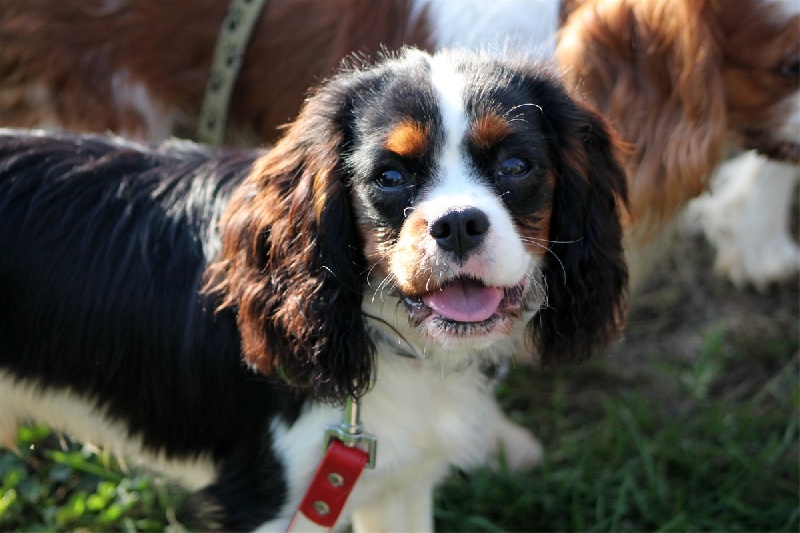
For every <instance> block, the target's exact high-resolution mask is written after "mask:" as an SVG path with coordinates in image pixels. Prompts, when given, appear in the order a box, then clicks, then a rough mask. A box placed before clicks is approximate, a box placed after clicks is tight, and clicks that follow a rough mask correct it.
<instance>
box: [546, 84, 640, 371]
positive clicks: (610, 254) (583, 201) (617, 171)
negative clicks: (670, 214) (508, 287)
mask: <svg viewBox="0 0 800 533" xmlns="http://www.w3.org/2000/svg"><path fill="white" fill-rule="evenodd" d="M546 109H547V111H546V114H550V115H551V117H550V120H549V123H550V127H551V128H552V138H551V139H550V142H551V152H552V153H553V154H555V157H554V159H555V160H556V161H557V162H558V163H557V168H556V173H557V175H556V180H555V189H554V193H553V205H552V213H551V220H550V244H549V251H548V253H547V254H545V256H544V258H545V259H544V260H545V264H544V268H543V269H542V270H543V273H544V278H545V280H544V281H545V286H546V292H547V302H546V304H545V306H544V307H543V308H542V309H541V310H540V312H539V314H538V316H537V317H535V318H534V319H533V321H532V327H533V329H534V340H535V343H536V345H537V347H538V349H539V353H540V356H541V358H542V362H543V363H549V362H558V361H562V360H566V361H580V360H583V359H585V358H586V357H588V356H589V355H590V354H591V351H592V350H593V349H594V348H597V347H602V346H604V345H606V344H608V343H609V342H610V341H612V340H614V339H615V338H616V337H617V336H618V335H619V332H620V330H621V328H622V326H623V322H624V316H625V311H626V307H627V305H626V304H627V301H626V300H627V282H628V271H627V266H626V262H625V255H624V251H623V243H622V239H623V227H622V219H621V217H622V216H626V215H625V213H626V211H625V210H626V203H627V196H626V180H625V172H624V170H623V167H622V165H621V163H620V161H619V159H618V152H619V150H618V148H617V146H616V143H615V140H614V136H613V133H612V131H611V130H610V129H609V127H608V126H607V124H606V122H605V121H604V120H603V119H602V118H601V117H600V116H599V115H597V114H596V113H594V112H593V111H591V110H589V109H588V108H586V107H584V106H582V105H581V104H578V103H576V102H575V101H573V100H571V99H569V98H567V97H566V96H565V97H564V98H563V99H562V100H561V101H559V102H551V104H550V105H549V108H546ZM553 115H554V116H553Z"/></svg>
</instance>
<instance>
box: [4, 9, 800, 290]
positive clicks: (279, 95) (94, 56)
mask: <svg viewBox="0 0 800 533" xmlns="http://www.w3.org/2000/svg"><path fill="white" fill-rule="evenodd" d="M227 6H228V2H227V0H197V1H194V2H134V1H127V0H87V1H83V2H63V1H62V0H0V125H10V126H28V127H30V126H59V127H63V128H68V129H71V130H78V131H114V132H117V133H120V134H123V135H126V136H130V137H134V138H138V139H148V140H161V139H164V138H166V137H168V136H170V135H173V134H178V135H181V136H186V135H189V134H191V133H192V132H193V131H194V130H195V128H196V126H197V117H198V113H199V110H200V107H201V100H202V98H203V94H204V88H205V85H206V82H207V79H208V77H209V70H210V63H211V56H212V52H213V49H214V44H215V41H216V38H217V35H218V32H219V27H220V24H221V21H222V20H223V18H224V15H225V11H226V8H227ZM797 6H798V4H797V3H796V2H792V1H791V0H652V1H648V2H640V1H637V0H564V1H563V2H557V1H553V0H527V1H526V0H521V1H514V0H511V1H506V2H493V3H487V2H482V1H475V0H462V1H458V2H440V1H436V0H380V1H378V2H376V1H374V0H329V1H326V2H319V1H317V0H269V1H268V2H267V3H266V6H265V8H264V10H263V12H262V15H261V17H260V20H259V21H258V23H257V26H256V28H255V31H254V33H253V36H252V38H251V40H250V43H249V45H248V48H247V51H246V53H245V55H244V57H243V66H242V69H241V71H240V75H239V78H238V81H237V84H236V86H235V88H234V93H233V98H232V103H231V106H230V112H229V117H230V121H229V124H230V128H229V129H230V133H231V135H230V136H229V138H235V139H237V140H238V141H240V142H242V141H244V142H249V143H251V144H254V143H262V142H270V141H273V140H274V139H275V138H276V137H277V130H276V128H277V127H278V126H279V125H280V124H283V123H284V122H287V121H289V120H290V119H291V118H292V117H293V116H294V114H295V113H296V111H297V109H298V108H299V106H300V104H301V102H302V100H303V98H304V95H305V93H306V90H307V88H308V87H310V86H312V85H314V84H315V83H316V82H317V81H319V80H320V79H322V78H323V77H324V76H326V75H327V74H329V73H330V72H331V71H332V70H333V69H334V68H335V67H336V66H337V65H338V64H339V62H340V61H341V58H342V57H343V56H345V55H347V54H350V53H353V52H361V53H366V54H370V53H373V52H375V51H376V50H378V49H379V48H380V47H381V46H385V47H387V48H389V49H393V48H396V47H398V46H399V45H401V44H413V45H416V46H419V47H421V48H425V49H429V50H431V49H442V48H445V47H448V46H453V45H459V46H466V47H469V48H478V47H483V48H490V49H503V48H516V49H527V50H530V51H531V54H532V55H544V56H550V55H552V54H553V52H555V57H556V59H557V61H558V64H559V66H560V67H561V68H562V69H563V70H564V71H565V72H566V73H567V74H568V75H569V76H570V77H571V79H572V81H573V83H574V84H575V85H577V86H578V87H579V89H581V90H582V91H583V92H584V93H585V95H586V98H587V99H588V101H589V102H590V103H591V104H592V105H594V106H595V107H596V108H597V109H599V110H601V112H602V113H604V114H605V115H606V116H607V117H608V118H609V119H611V121H612V124H613V125H614V126H615V127H616V128H617V129H618V130H619V131H620V132H621V137H622V139H623V140H624V141H627V142H628V143H629V144H630V146H631V147H632V151H631V153H630V158H629V160H628V170H629V188H630V191H631V206H632V212H633V222H634V225H635V227H634V230H635V231H633V232H631V231H629V232H628V233H629V234H633V233H635V234H636V235H635V236H636V238H637V241H640V240H642V239H646V238H647V237H649V236H652V235H654V234H656V233H658V232H657V231H654V230H658V229H659V228H660V227H662V226H663V225H665V224H668V223H669V221H670V220H672V219H673V218H674V216H675V215H676V214H677V213H678V212H680V211H681V210H682V208H683V207H684V206H685V205H686V204H687V202H688V201H689V200H691V199H692V198H695V197H697V196H698V195H699V194H701V193H702V192H703V191H705V190H706V189H707V187H708V184H709V180H710V177H711V175H712V173H713V171H714V170H715V169H716V168H717V167H718V166H719V163H720V162H721V161H722V159H723V157H724V153H723V152H724V147H725V144H726V142H727V141H729V140H731V139H734V140H736V141H738V144H739V145H740V146H743V147H756V148H761V149H762V151H763V152H765V153H768V154H771V155H773V156H777V157H778V159H779V160H780V159H789V160H791V159H793V158H794V159H796V158H797V153H798V151H800V149H799V148H798V142H797V132H796V131H794V130H793V129H792V127H791V124H792V123H793V124H794V125H795V129H796V124H797V122H798V120H800V119H798V116H800V112H798V110H797V108H798V105H800V104H798V103H797V98H798V80H800V78H799V77H798V76H800V75H799V74H798V63H799V62H800V44H799V43H800V16H799V15H798V7H797ZM556 47H557V49H556ZM248 139H249V141H248ZM776 146H782V147H783V148H785V149H783V150H780V149H779V150H776V149H775V147H776ZM777 165H778V168H779V169H781V168H782V169H783V171H782V172H783V174H786V173H787V172H788V174H789V176H788V178H783V179H779V178H774V179H773V178H772V177H770V176H758V177H757V178H748V179H747V180H744V179H743V178H738V177H737V178H735V181H737V180H738V181H746V182H747V184H749V185H750V186H744V187H743V186H741V185H740V186H739V187H738V189H737V190H738V191H739V193H738V196H737V198H741V197H745V198H749V197H768V198H770V197H772V196H775V195H776V192H777V195H781V196H783V199H782V203H783V204H786V202H787V200H786V198H787V197H791V195H790V194H789V195H787V194H785V190H786V189H787V188H789V189H791V188H792V187H793V183H794V182H793V180H794V173H795V171H796V166H795V165H793V164H792V163H791V162H790V163H788V164H783V163H781V162H780V161H779V162H778V163H777ZM763 173H765V172H762V173H761V174H763ZM734 174H742V175H744V174H746V173H745V172H734ZM750 174H753V172H752V171H750ZM756 174H758V173H756ZM751 187H760V188H761V191H760V192H758V191H756V192H752V191H751ZM770 191H773V192H770ZM728 196H730V195H728ZM740 203H741V202H740ZM750 203H751V204H752V203H753V202H752V201H751V202H750ZM716 205H720V204H719V203H717V204H716ZM724 205H725V207H723V208H721V209H720V208H717V209H716V212H722V213H723V214H726V215H727V220H728V221H729V222H720V217H719V216H716V217H715V222H713V224H715V225H716V226H717V227H718V226H720V225H725V224H727V226H725V228H723V229H721V230H717V231H716V233H717V234H723V235H724V234H729V233H731V231H733V233H734V234H737V235H742V233H741V232H739V233H737V230H736V229H734V230H729V229H726V228H728V227H730V226H731V225H733V226H735V227H737V226H743V227H746V228H748V229H749V231H751V232H752V231H753V228H754V227H758V226H759V222H760V227H763V230H761V231H760V233H762V234H763V235H759V237H758V238H757V240H758V241H759V245H760V248H756V247H754V246H752V243H751V242H750V240H751V239H752V236H751V234H745V235H747V236H746V237H745V238H742V237H735V238H732V241H733V242H739V243H741V242H742V241H744V243H745V244H744V246H739V248H740V249H739V250H738V251H737V252H730V253H729V252H725V251H723V252H722V254H721V255H722V256H725V255H728V256H730V255H731V254H732V255H733V257H735V259H730V260H728V262H729V263H730V262H733V263H737V262H743V261H749V262H750V263H755V264H756V265H759V264H762V265H763V267H762V268H758V266H755V267H753V266H750V267H747V268H745V269H744V270H745V271H746V272H748V273H747V274H744V278H745V281H746V280H748V279H756V280H757V281H759V282H761V283H766V282H768V281H769V280H771V279H773V278H780V277H783V276H786V275H790V274H792V273H793V272H796V271H797V268H798V264H797V263H798V261H797V259H798V252H797V246H796V245H794V244H793V242H792V241H791V239H790V238H789V237H788V231H787V230H785V229H784V230H780V229H779V228H785V226H786V225H787V221H786V215H785V211H786V210H785V209H780V208H778V209H776V208H775V207H774V206H767V207H764V206H761V205H758V204H756V206H755V207H753V208H750V209H749V211H747V210H746V209H744V208H742V209H735V208H734V209H730V208H728V207H727V206H729V205H731V203H730V201H729V202H728V203H727V204H724ZM707 211H710V210H707ZM731 211H732V212H731ZM744 211H747V214H746V215H744V217H745V218H746V223H745V224H743V223H741V222H734V221H733V220H731V219H736V217H737V213H740V212H744ZM776 217H777V219H776ZM729 240H730V239H729ZM629 241H630V242H629V244H630V245H631V248H632V249H633V250H634V251H635V250H636V249H638V248H639V247H640V243H639V242H635V241H633V240H629ZM787 243H788V244H787ZM729 248H730V247H729ZM748 250H749V252H748ZM765 250H766V251H770V250H783V252H779V253H773V252H770V253H767V252H765ZM754 251H757V252H758V253H757V254H753V253H752V252H754ZM764 256H767V257H766V258H765V257H764ZM754 257H755V259H754ZM765 260H768V261H771V262H772V263H773V264H771V265H766V264H764V262H765ZM736 268H737V266H735V265H733V266H731V267H729V270H731V269H733V270H735V269H736ZM740 270H741V268H740ZM734 277H735V276H734Z"/></svg>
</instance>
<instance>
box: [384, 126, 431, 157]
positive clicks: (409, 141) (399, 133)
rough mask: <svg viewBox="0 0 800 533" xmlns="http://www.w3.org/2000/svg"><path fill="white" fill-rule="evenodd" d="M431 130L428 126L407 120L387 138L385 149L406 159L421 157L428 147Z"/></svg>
mask: <svg viewBox="0 0 800 533" xmlns="http://www.w3.org/2000/svg"><path fill="white" fill-rule="evenodd" d="M429 134H430V129H429V126H428V125H427V124H425V125H422V124H420V123H419V122H414V121H413V120H410V119H406V120H404V121H402V122H400V123H399V124H398V125H397V126H396V127H395V128H394V129H393V130H392V131H391V133H389V136H388V137H387V138H386V142H385V143H384V147H385V148H386V149H387V150H390V151H392V152H394V153H396V154H397V155H400V156H404V157H419V156H421V155H422V154H424V153H425V149H426V148H427V147H428V142H429Z"/></svg>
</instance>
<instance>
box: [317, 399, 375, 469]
mask: <svg viewBox="0 0 800 533" xmlns="http://www.w3.org/2000/svg"><path fill="white" fill-rule="evenodd" d="M343 414H344V417H343V418H344V419H343V420H342V423H341V424H339V425H338V426H329V427H328V428H327V429H326V430H325V449H326V450H327V449H328V446H330V445H331V441H332V440H333V439H336V440H338V441H340V442H341V443H342V444H344V445H345V446H347V447H349V448H353V447H355V446H358V447H359V448H361V449H362V450H364V451H365V452H367V454H368V455H369V459H368V460H367V468H375V458H376V456H377V453H378V439H376V438H375V435H370V434H369V433H364V431H362V429H361V413H360V406H359V405H358V400H356V399H355V398H353V397H348V398H347V399H346V400H345V403H344V413H343Z"/></svg>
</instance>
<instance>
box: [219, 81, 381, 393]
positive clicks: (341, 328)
mask: <svg viewBox="0 0 800 533" xmlns="http://www.w3.org/2000/svg"><path fill="white" fill-rule="evenodd" d="M332 85H333V84H329V85H328V86H325V87H323V88H322V89H320V90H319V92H318V93H317V94H316V95H314V96H312V97H311V98H310V99H309V100H308V102H307V103H306V105H305V107H304V108H303V110H302V111H301V113H300V115H299V116H298V118H297V120H296V121H295V122H294V123H293V124H292V125H290V127H289V128H288V131H287V133H286V135H285V136H284V137H283V139H282V140H281V141H280V142H279V143H278V144H277V145H276V146H275V148H274V149H272V150H271V151H270V152H269V153H267V154H266V155H265V156H263V157H262V158H261V159H260V160H258V161H257V162H256V164H255V165H254V167H253V170H252V172H251V174H250V175H249V177H248V178H247V180H246V181H245V182H244V183H243V184H242V186H241V187H240V188H239V190H238V191H237V193H236V195H235V196H234V198H233V199H232V201H231V203H230V205H229V207H228V208H227V211H226V214H225V215H224V217H223V220H222V221H221V229H222V240H223V249H222V258H221V260H220V261H219V262H217V263H216V264H214V265H212V266H211V267H210V269H209V272H208V275H207V285H206V286H207V287H209V288H210V290H212V291H213V292H216V293H218V294H221V295H222V298H223V303H222V305H223V306H224V307H230V308H232V309H233V310H234V311H235V312H236V313H237V320H238V325H239V330H240V333H241V337H242V344H243V350H244V356H245V359H246V360H247V361H248V362H249V363H250V364H251V365H253V366H255V367H256V368H257V369H259V370H260V371H262V372H263V373H265V374H267V375H276V374H277V375H279V376H281V377H282V378H284V379H285V380H286V381H287V382H289V383H290V384H292V385H293V386H295V387H296V388H297V389H298V390H301V391H304V392H308V393H310V394H312V395H313V396H314V397H315V398H316V399H319V400H323V401H331V402H341V401H342V400H343V399H344V398H345V397H346V396H347V395H359V394H361V393H363V391H364V390H366V388H367V387H368V386H369V385H370V382H371V378H372V359H373V352H374V347H373V346H372V344H371V342H370V341H369V338H368V336H367V334H366V328H365V323H364V318H363V316H362V313H361V296H362V295H361V291H362V289H361V287H362V283H363V280H362V279H360V277H359V276H360V274H359V273H363V272H365V271H366V269H365V268H364V267H363V265H364V263H365V260H364V258H363V253H362V252H361V246H360V244H359V243H358V242H357V238H358V237H357V234H356V231H355V227H354V224H353V220H352V218H353V217H352V213H351V209H350V202H349V200H348V192H347V184H346V183H345V181H344V174H343V170H342V168H341V153H342V149H343V146H342V145H343V144H344V135H345V133H344V131H343V126H341V124H342V123H343V121H342V117H341V114H342V113H344V112H345V111H344V109H345V107H346V105H345V100H346V99H347V94H346V92H345V91H344V90H336V88H335V87H333V86H332Z"/></svg>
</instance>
